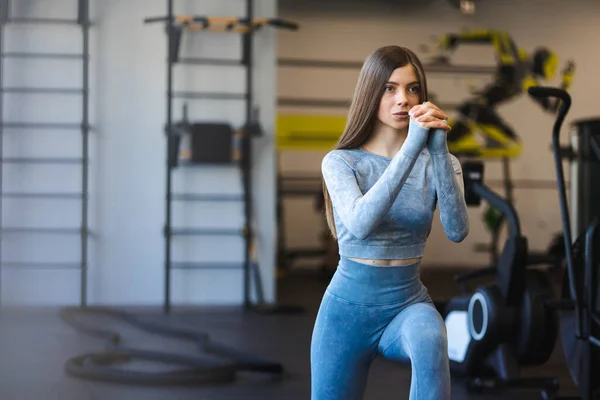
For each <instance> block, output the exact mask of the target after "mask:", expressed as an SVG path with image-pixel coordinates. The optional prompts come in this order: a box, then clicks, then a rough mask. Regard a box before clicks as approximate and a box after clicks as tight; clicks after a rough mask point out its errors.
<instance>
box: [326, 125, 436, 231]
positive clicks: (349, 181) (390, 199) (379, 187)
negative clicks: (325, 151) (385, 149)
mask: <svg viewBox="0 0 600 400" xmlns="http://www.w3.org/2000/svg"><path fill="white" fill-rule="evenodd" d="M426 142H427V130H426V129H425V128H422V127H420V126H419V125H417V124H416V123H413V122H412V121H411V127H410V128H409V133H408V137H407V139H406V141H405V142H404V144H403V145H402V147H401V149H400V150H399V151H398V153H396V155H395V156H394V157H393V158H392V160H391V161H390V164H389V166H388V167H387V168H386V170H385V171H384V172H383V173H382V174H381V176H380V177H379V179H378V180H377V182H376V183H375V184H374V185H373V186H372V187H371V188H370V189H369V190H368V191H367V192H366V193H364V194H363V193H362V192H361V191H360V190H359V189H358V186H357V183H356V178H355V176H354V175H353V174H352V173H349V172H348V171H350V168H349V166H348V165H345V163H344V164H341V163H340V162H339V161H338V162H334V161H324V165H323V177H324V179H325V184H326V186H327V189H328V192H329V196H330V197H331V201H332V204H333V207H334V208H335V210H336V212H337V214H338V216H339V218H340V220H341V222H342V223H343V224H344V225H345V226H346V228H347V229H348V230H349V231H350V232H352V234H353V235H355V236H356V237H358V238H359V239H364V238H367V237H368V236H369V235H370V234H371V232H372V231H373V230H374V229H375V228H376V227H377V226H378V225H379V224H380V222H381V220H382V219H383V217H384V216H385V215H386V214H387V213H388V212H389V210H390V208H391V207H392V205H393V204H394V201H395V200H396V198H397V197H398V194H399V193H400V190H401V189H402V187H403V186H404V183H405V182H406V179H407V178H408V176H409V175H410V173H411V171H412V169H413V167H414V165H415V162H416V160H417V158H418V157H419V154H420V152H421V150H422V149H423V148H424V147H425V145H426Z"/></svg>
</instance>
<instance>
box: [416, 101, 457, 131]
mask: <svg viewBox="0 0 600 400" xmlns="http://www.w3.org/2000/svg"><path fill="white" fill-rule="evenodd" d="M408 114H409V115H410V116H411V117H412V118H413V119H414V120H415V121H416V122H417V123H418V124H419V125H421V126H422V127H423V128H427V129H434V128H440V129H443V130H445V131H448V130H450V125H448V123H447V122H446V121H447V120H448V116H447V115H446V113H444V112H443V111H442V110H441V109H440V108H439V107H438V106H436V105H435V104H433V103H431V102H429V101H426V102H425V103H422V104H418V105H416V106H414V107H413V108H411V109H410V111H409V112H408Z"/></svg>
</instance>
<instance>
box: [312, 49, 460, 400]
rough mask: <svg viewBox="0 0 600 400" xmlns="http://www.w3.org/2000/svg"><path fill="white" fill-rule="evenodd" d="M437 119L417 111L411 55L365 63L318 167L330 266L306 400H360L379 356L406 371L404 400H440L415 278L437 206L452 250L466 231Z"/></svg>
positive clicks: (442, 122)
mask: <svg viewBox="0 0 600 400" xmlns="http://www.w3.org/2000/svg"><path fill="white" fill-rule="evenodd" d="M447 119H448V116H447V115H446V114H445V113H444V112H443V111H442V110H440V109H439V108H438V107H437V106H435V105H433V104H431V103H429V102H428V101H427V83H426V79H425V73H424V71H423V67H422V65H421V62H420V61H419V59H418V58H417V56H416V55H415V54H414V53H413V52H412V51H410V50H408V49H406V48H402V47H398V46H386V47H382V48H379V49H377V50H376V51H375V52H373V53H372V54H371V55H370V56H369V57H368V58H367V60H366V61H365V63H364V65H363V68H362V70H361V72H360V76H359V79H358V83H357V85H356V88H355V93H354V98H353V100H352V104H351V106H350V112H349V116H348V121H347V125H346V128H345V131H344V132H343V134H342V136H341V138H340V140H339V143H338V144H337V146H336V148H335V149H334V150H332V151H331V152H330V153H328V154H327V155H326V156H325V157H324V159H323V163H322V173H323V181H324V182H323V183H324V195H325V202H326V203H325V206H326V207H325V208H326V216H327V222H328V225H329V228H330V230H331V232H332V234H333V236H334V237H335V238H337V240H338V246H339V254H340V262H339V264H338V267H337V270H336V272H335V275H334V277H333V279H332V280H331V282H330V284H329V286H328V287H327V290H326V292H325V294H324V296H323V299H322V302H321V306H320V309H319V313H318V316H317V319H316V322H315V326H314V331H313V337H312V344H311V373H312V378H311V379H312V399H313V400H355V399H356V400H358V399H361V398H362V396H363V393H364V391H365V387H366V382H367V375H368V371H369V367H370V365H371V362H372V361H373V359H374V358H375V357H376V356H377V355H379V354H381V355H383V356H384V357H386V358H387V359H390V360H394V361H398V362H407V363H410V364H411V366H412V380H411V387H410V399H411V400H422V399H432V400H433V399H435V400H445V399H450V371H449V361H448V355H447V340H446V330H445V326H444V321H443V320H442V318H441V316H440V314H439V313H438V312H437V310H436V309H435V307H434V306H433V302H432V301H431V299H430V297H429V294H428V292H427V288H426V287H424V286H423V284H422V282H421V280H420V277H419V264H420V261H421V258H422V257H423V253H424V249H425V243H426V240H427V237H428V236H429V232H430V230H431V224H432V220H433V215H434V211H435V208H436V207H439V211H440V219H441V223H442V226H443V229H444V231H445V233H446V235H447V236H448V237H449V238H450V239H451V240H452V241H454V242H461V241H462V240H463V239H464V238H465V237H466V236H467V234H468V231H469V219H468V215H467V206H466V203H465V200H464V193H463V192H464V188H463V184H462V171H461V167H460V164H459V162H458V160H457V159H456V158H455V157H454V156H452V155H451V154H449V152H448V147H447V144H446V131H447V130H449V129H450V127H449V126H448V125H447V124H446V120H447ZM390 398H395V397H394V396H393V395H392V396H390Z"/></svg>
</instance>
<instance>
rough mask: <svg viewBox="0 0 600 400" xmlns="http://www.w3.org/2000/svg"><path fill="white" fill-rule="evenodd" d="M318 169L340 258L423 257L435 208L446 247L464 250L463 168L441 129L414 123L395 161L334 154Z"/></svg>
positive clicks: (340, 152) (466, 222)
mask: <svg viewBox="0 0 600 400" xmlns="http://www.w3.org/2000/svg"><path fill="white" fill-rule="evenodd" d="M321 169H322V174H323V179H324V181H325V185H326V187H327V191H328V193H329V196H330V198H331V203H332V206H333V207H332V208H333V217H334V221H335V229H336V233H337V240H338V247H339V254H340V255H341V256H344V257H354V258H366V259H407V258H418V257H422V256H423V254H424V250H425V242H426V240H427V237H428V236H429V233H430V232H431V226H432V221H433V215H434V212H435V209H436V207H438V206H439V211H440V220H441V223H442V226H443V229H444V232H445V233H446V236H447V237H448V238H449V239H450V240H452V241H454V242H461V241H462V240H463V239H464V238H465V237H466V236H467V235H468V233H469V218H468V214H467V205H466V203H465V199H464V187H463V179H462V169H461V165H460V163H459V161H458V159H457V158H456V157H455V156H454V155H452V154H450V153H449V152H448V146H447V144H446V132H444V131H443V130H441V129H432V130H430V131H429V132H428V130H427V129H426V128H424V127H422V126H421V125H419V124H418V123H417V122H416V121H414V120H413V119H412V118H411V120H410V124H409V129H408V135H407V138H406V140H405V141H404V143H403V144H402V147H401V148H400V150H399V151H398V153H396V154H395V155H394V157H392V158H389V157H384V156H380V155H376V154H373V153H370V152H367V151H366V150H364V149H363V148H358V149H349V150H332V151H330V152H329V153H327V155H326V156H325V157H324V158H323V161H322V168H321Z"/></svg>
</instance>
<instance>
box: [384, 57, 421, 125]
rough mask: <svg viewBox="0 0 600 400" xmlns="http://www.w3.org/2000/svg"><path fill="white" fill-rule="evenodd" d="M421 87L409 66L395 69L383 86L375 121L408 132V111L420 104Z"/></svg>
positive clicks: (411, 67)
mask: <svg viewBox="0 0 600 400" xmlns="http://www.w3.org/2000/svg"><path fill="white" fill-rule="evenodd" d="M420 99H421V85H420V84H419V81H418V79H417V75H416V74H415V70H414V68H413V66H412V65H411V64H407V65H405V66H404V67H400V68H396V69H395V70H394V71H393V72H392V74H391V75H390V77H389V79H388V81H387V83H386V84H385V88H384V92H383V95H382V96H381V101H380V102H379V111H378V113H377V119H378V120H379V122H380V123H382V124H383V125H385V126H389V127H390V128H392V129H395V130H408V124H409V120H410V117H409V115H408V111H410V109H411V108H413V107H414V106H416V105H418V104H420V102H421V100H420Z"/></svg>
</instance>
